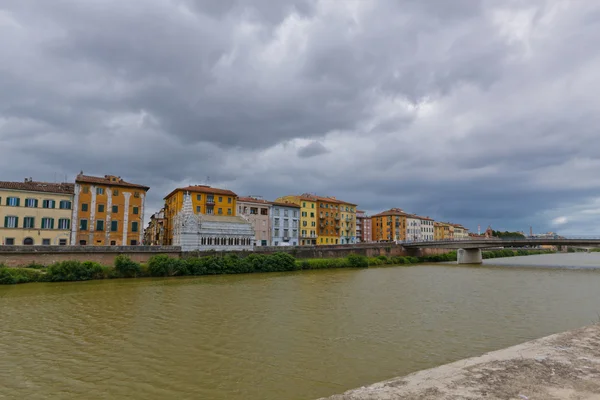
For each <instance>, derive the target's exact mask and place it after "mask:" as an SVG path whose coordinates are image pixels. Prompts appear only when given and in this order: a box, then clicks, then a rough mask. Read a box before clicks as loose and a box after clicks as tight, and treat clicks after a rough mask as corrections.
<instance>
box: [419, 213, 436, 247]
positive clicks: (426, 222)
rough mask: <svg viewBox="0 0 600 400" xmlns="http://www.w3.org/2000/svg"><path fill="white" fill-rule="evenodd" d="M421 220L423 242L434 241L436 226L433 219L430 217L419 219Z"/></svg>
mask: <svg viewBox="0 0 600 400" xmlns="http://www.w3.org/2000/svg"><path fill="white" fill-rule="evenodd" d="M419 218H420V219H421V237H422V240H424V241H426V242H429V241H432V240H433V236H434V226H433V223H434V221H433V219H431V218H429V217H419Z"/></svg>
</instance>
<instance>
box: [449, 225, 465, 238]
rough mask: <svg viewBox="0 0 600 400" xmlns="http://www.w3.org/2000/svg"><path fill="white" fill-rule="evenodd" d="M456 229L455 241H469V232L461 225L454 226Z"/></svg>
mask: <svg viewBox="0 0 600 400" xmlns="http://www.w3.org/2000/svg"><path fill="white" fill-rule="evenodd" d="M452 227H453V228H454V235H453V237H454V239H462V240H464V239H468V238H469V230H468V229H467V228H465V227H464V226H462V225H461V224H452Z"/></svg>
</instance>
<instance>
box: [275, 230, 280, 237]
mask: <svg viewBox="0 0 600 400" xmlns="http://www.w3.org/2000/svg"><path fill="white" fill-rule="evenodd" d="M274 236H275V237H279V229H275V235H274Z"/></svg>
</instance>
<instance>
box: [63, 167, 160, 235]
mask: <svg viewBox="0 0 600 400" xmlns="http://www.w3.org/2000/svg"><path fill="white" fill-rule="evenodd" d="M149 189H150V188H149V187H148V186H144V185H138V184H135V183H129V182H125V181H124V180H123V179H121V177H119V176H114V175H105V176H104V177H95V176H87V175H83V173H80V174H79V175H77V178H75V199H74V208H73V223H72V227H71V243H73V244H79V245H93V246H109V245H110V246H135V245H139V244H140V243H142V241H143V239H144V231H143V222H144V204H145V200H146V192H148V190H149Z"/></svg>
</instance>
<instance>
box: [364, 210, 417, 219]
mask: <svg viewBox="0 0 600 400" xmlns="http://www.w3.org/2000/svg"><path fill="white" fill-rule="evenodd" d="M394 215H398V216H401V215H404V216H407V215H408V214H407V213H405V212H404V211H403V210H402V209H400V208H391V209H389V210H387V211H383V212H380V213H379V214H375V215H373V216H371V218H373V217H387V216H394Z"/></svg>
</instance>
